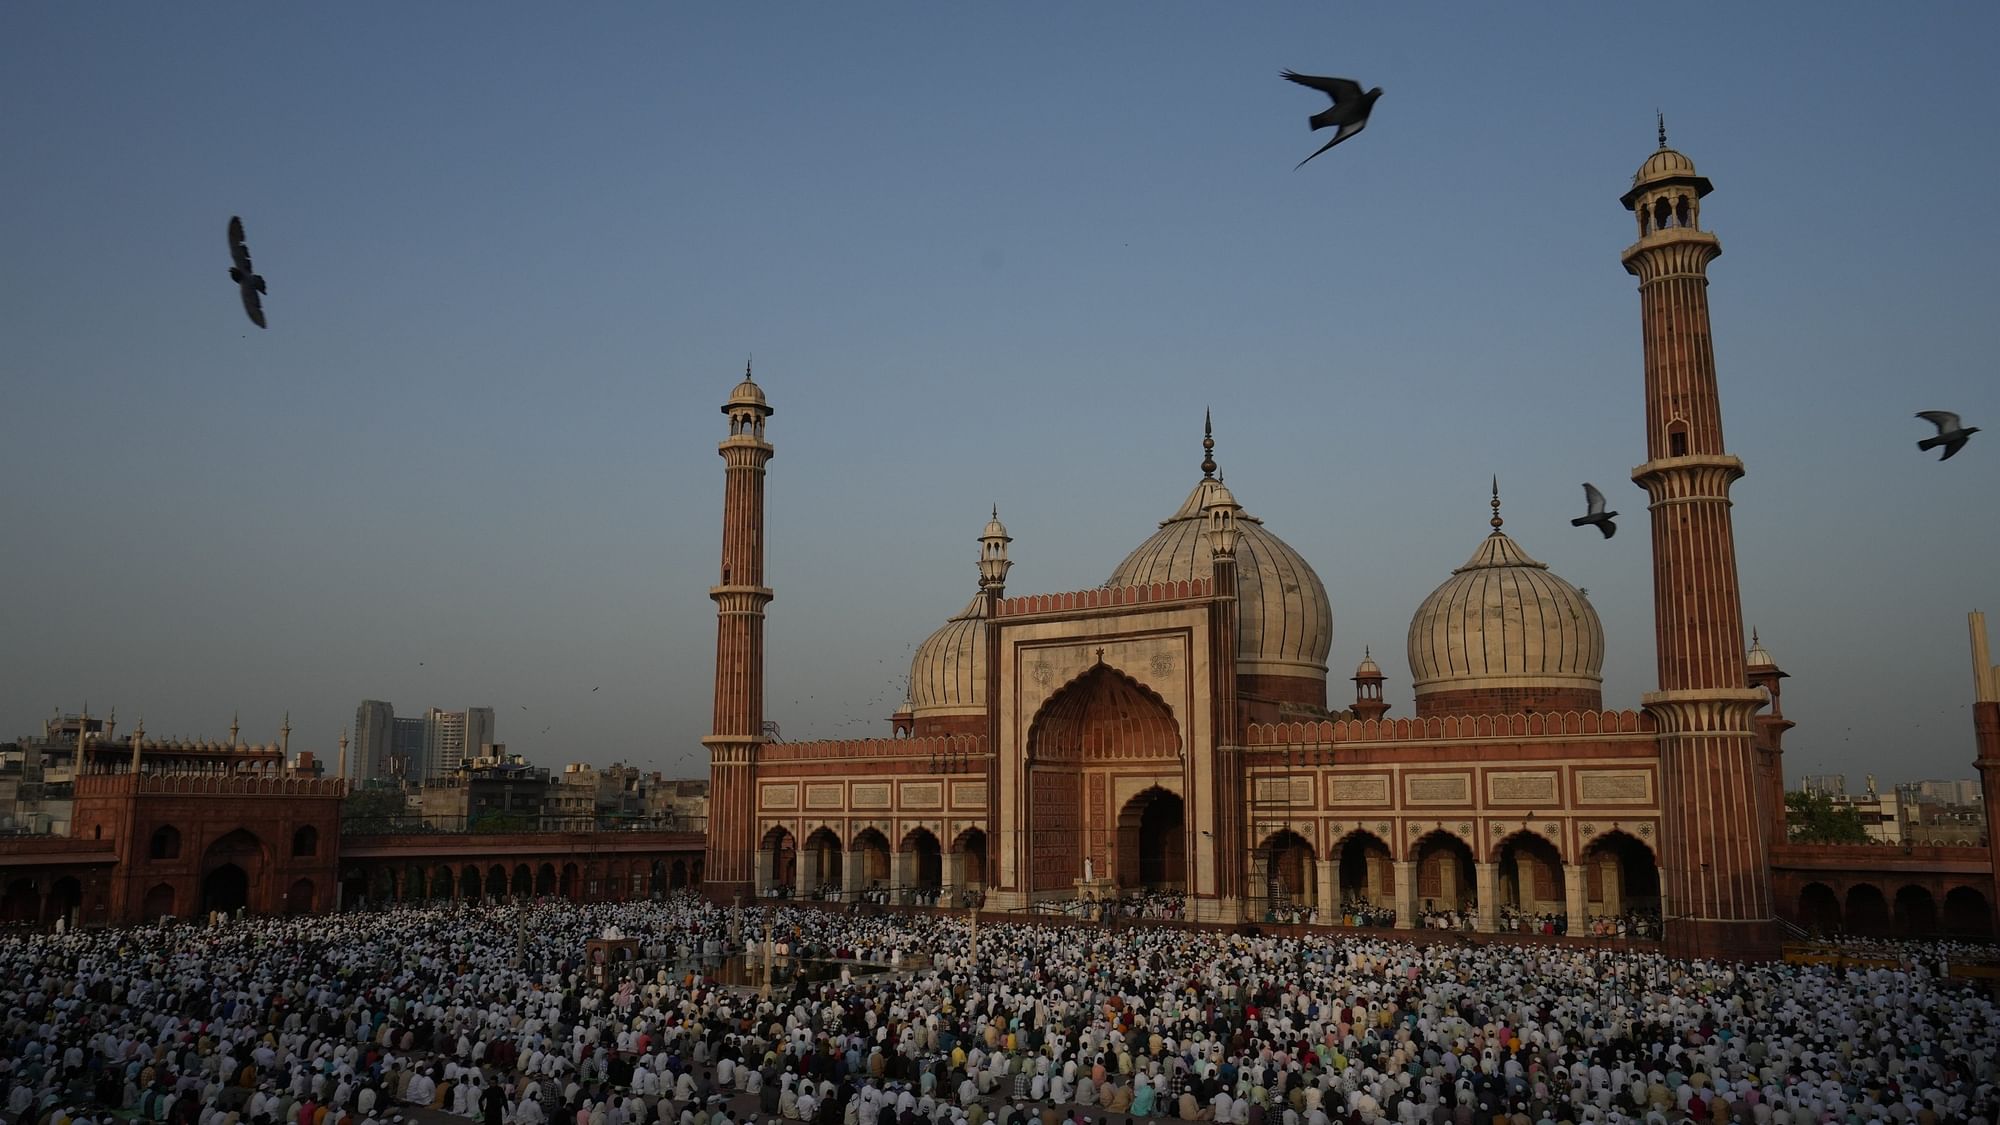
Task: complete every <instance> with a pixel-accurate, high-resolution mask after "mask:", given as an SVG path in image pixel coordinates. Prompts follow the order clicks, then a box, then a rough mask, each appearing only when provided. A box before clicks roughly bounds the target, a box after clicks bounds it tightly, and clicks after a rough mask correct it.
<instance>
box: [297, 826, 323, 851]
mask: <svg viewBox="0 0 2000 1125" xmlns="http://www.w3.org/2000/svg"><path fill="white" fill-rule="evenodd" d="M318 854H319V829H317V828H314V827H313V826H312V825H310V824H308V825H306V826H305V827H303V828H301V829H299V830H298V831H297V832H294V833H292V855H293V856H313V855H318Z"/></svg>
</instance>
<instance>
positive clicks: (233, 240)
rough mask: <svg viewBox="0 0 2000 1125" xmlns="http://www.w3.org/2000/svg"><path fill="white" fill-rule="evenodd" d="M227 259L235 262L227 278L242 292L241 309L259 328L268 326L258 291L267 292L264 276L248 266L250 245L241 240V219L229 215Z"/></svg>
mask: <svg viewBox="0 0 2000 1125" xmlns="http://www.w3.org/2000/svg"><path fill="white" fill-rule="evenodd" d="M229 260H230V261H232V262H235V263H236V264H235V265H233V266H230V267H229V280H231V281H233V282H235V283H236V288H237V289H238V290H240V291H241V292H242V294H243V311H244V312H246V313H248V314H249V315H250V323H252V324H254V325H256V326H257V327H259V328H266V327H269V326H268V325H266V324H265V323H264V298H263V297H261V296H259V295H258V294H260V293H266V292H269V290H267V289H265V288H264V277H263V275H262V274H259V273H257V272H255V271H254V270H252V269H251V268H250V247H249V246H248V245H247V244H245V243H244V241H243V220H242V219H240V218H238V217H236V216H235V215H231V216H229Z"/></svg>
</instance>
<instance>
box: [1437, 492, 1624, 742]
mask: <svg viewBox="0 0 2000 1125" xmlns="http://www.w3.org/2000/svg"><path fill="white" fill-rule="evenodd" d="M1496 503H1497V502H1496ZM1495 522H1496V523H1497V522H1498V519H1497V518H1496V519H1495ZM1409 646H1410V679H1411V681H1412V686H1413V687H1415V688H1416V693H1417V698H1418V700H1419V703H1420V704H1421V701H1422V699H1423V697H1424V696H1426V695H1430V694H1433V693H1436V692H1444V691H1466V690H1487V691H1492V690H1505V689H1525V690H1531V691H1532V690H1534V689H1568V690H1571V691H1582V692H1599V691H1601V690H1602V687H1603V677H1602V676H1601V675H1600V673H1601V672H1602V671H1603V668H1604V626H1603V625H1602V624H1600V623H1599V622H1598V620H1597V611H1596V610H1594V609H1592V608H1591V606H1590V600H1589V599H1588V598H1585V597H1584V596H1583V592H1582V591H1580V590H1578V589H1577V588H1576V587H1574V586H1572V585H1570V584H1569V583H1567V582H1565V581H1563V580H1562V579H1561V578H1558V577H1557V576H1556V575H1554V574H1553V573H1551V572H1550V571H1549V568H1548V566H1547V565H1545V564H1543V563H1539V562H1536V561H1535V560H1534V559H1531V558H1529V557H1528V555H1527V553H1526V552H1524V551H1522V550H1521V548H1520V546H1519V545H1517V544H1516V543H1515V542H1514V541H1513V540H1512V539H1510V538H1508V536H1507V535H1506V534H1505V533H1503V532H1501V531H1500V530H1499V528H1497V527H1496V528H1495V529H1494V530H1493V533H1492V534H1490V535H1488V536H1487V537H1486V538H1485V539H1484V540H1482V541H1481V542H1480V544H1479V549H1478V550H1476V551H1474V552H1473V553H1472V558H1470V559H1468V560H1466V563H1465V565H1464V566H1461V567H1459V568H1458V569H1457V570H1454V571H1452V573H1451V577H1450V578H1448V579H1446V580H1445V582H1444V584H1443V585H1442V586H1439V587H1438V588H1437V589H1436V590H1433V591H1432V592H1431V596H1430V597H1428V598H1425V599H1424V604H1423V605H1422V606H1421V607H1420V608H1419V609H1418V610H1417V614H1416V617H1414V618H1413V619H1411V621H1410V639H1409Z"/></svg>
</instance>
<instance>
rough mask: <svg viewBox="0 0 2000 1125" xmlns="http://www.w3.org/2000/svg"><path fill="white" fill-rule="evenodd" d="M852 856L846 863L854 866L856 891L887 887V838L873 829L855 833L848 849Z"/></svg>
mask: <svg viewBox="0 0 2000 1125" xmlns="http://www.w3.org/2000/svg"><path fill="white" fill-rule="evenodd" d="M847 850H848V851H849V852H851V853H852V854H851V855H850V856H848V862H850V863H852V864H854V875H853V876H852V877H853V878H854V879H856V880H857V881H856V882H855V883H854V888H855V889H856V890H864V891H865V890H870V889H873V888H876V887H882V886H887V885H888V883H889V838H888V837H887V836H884V835H882V833H880V832H878V831H876V830H875V829H873V828H864V829H862V830H861V831H860V832H857V833H855V836H854V843H853V844H851V845H850V846H849V847H848V849H847Z"/></svg>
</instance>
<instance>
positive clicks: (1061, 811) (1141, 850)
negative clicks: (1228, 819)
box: [1026, 660, 1187, 896]
mask: <svg viewBox="0 0 2000 1125" xmlns="http://www.w3.org/2000/svg"><path fill="white" fill-rule="evenodd" d="M1027 751H1028V754H1027V759H1028V760H1027V773H1028V803H1029V808H1030V824H1029V831H1028V834H1027V844H1028V855H1027V856H1026V860H1027V864H1026V866H1027V874H1028V889H1029V891H1030V892H1031V893H1033V894H1040V895H1063V896H1066V895H1069V894H1072V893H1074V890H1075V888H1076V886H1077V885H1078V881H1079V880H1084V879H1088V880H1092V881H1101V880H1114V879H1115V880H1116V881H1117V882H1118V883H1119V884H1121V885H1124V886H1128V887H1129V886H1169V885H1171V886H1174V887H1181V886H1184V885H1185V884H1186V882H1187V847H1186V839H1185V836H1186V833H1185V829H1184V810H1183V809H1182V808H1181V805H1180V797H1179V796H1178V795H1177V794H1174V793H1172V792H1169V791H1168V790H1167V789H1165V788H1164V787H1163V786H1158V785H1156V786H1154V787H1152V788H1148V789H1146V790H1144V791H1143V792H1141V793H1139V794H1137V795H1133V796H1129V797H1125V798H1124V799H1123V800H1119V798H1120V797H1121V796H1123V795H1124V794H1131V793H1132V789H1131V788H1128V787H1127V786H1130V785H1131V784H1133V779H1134V777H1135V775H1136V776H1137V777H1138V779H1139V782H1140V784H1143V783H1144V780H1145V777H1146V775H1149V774H1150V775H1152V776H1153V777H1156V778H1159V779H1161V780H1163V781H1171V782H1175V783H1178V781H1179V778H1180V776H1181V771H1182V762H1181V751H1182V745H1181V731H1180V724H1179V723H1178V722H1176V721H1175V719H1174V713H1173V709H1172V708H1170V707H1168V706H1167V704H1166V701H1165V700H1163V699H1161V698H1160V697H1159V696H1158V695H1156V694H1154V693H1153V692H1152V691H1151V690H1149V689H1147V688H1146V687H1145V686H1144V685H1142V684H1140V683H1139V682H1138V681H1136V680H1134V679H1132V678H1131V677H1130V676H1127V675H1126V674H1125V673H1123V672H1121V671H1119V670H1118V669H1116V668H1113V667H1112V666H1110V665H1108V664H1105V663H1103V662H1102V661H1101V660H1100V662H1099V663H1097V664H1094V665H1092V666H1091V667H1090V668H1089V669H1088V670H1087V671H1085V672H1084V673H1083V674H1082V675H1080V676H1078V677H1077V678H1076V679H1074V680H1071V681H1070V682H1069V683H1068V684H1067V685H1066V686H1064V687H1063V688H1062V689H1061V690H1060V691H1058V692H1056V693H1055V694H1054V695H1052V696H1050V697H1049V699H1048V701H1047V702H1046V703H1044V704H1042V707H1041V709H1040V710H1039V711H1038V712H1036V714H1035V718H1034V722H1033V723H1031V724H1030V725H1029V727H1028V741H1027ZM1154 794H1164V796H1165V797H1166V798H1170V801H1169V802H1167V803H1163V804H1161V805H1160V807H1159V808H1158V809H1156V810H1153V811H1152V813H1151V814H1150V815H1151V816H1152V820H1151V821H1147V819H1146V818H1147V816H1148V812H1147V810H1148V808H1149V807H1150V806H1151V805H1152V804H1153V803H1154V800H1155V798H1154V796H1153V795H1154ZM1141 798H1144V800H1142V799H1141ZM1135 815H1136V819H1134V816H1135ZM1169 852H1171V853H1172V854H1171V856H1169V855H1168V853H1169Z"/></svg>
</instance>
